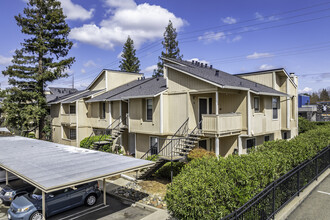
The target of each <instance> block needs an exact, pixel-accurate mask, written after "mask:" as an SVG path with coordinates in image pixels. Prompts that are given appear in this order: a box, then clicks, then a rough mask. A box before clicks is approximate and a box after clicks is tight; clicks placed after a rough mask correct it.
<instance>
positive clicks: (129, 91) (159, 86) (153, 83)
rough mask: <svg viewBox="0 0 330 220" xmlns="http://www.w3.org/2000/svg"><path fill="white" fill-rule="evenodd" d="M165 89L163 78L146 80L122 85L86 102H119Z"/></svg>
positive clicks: (151, 94) (152, 94) (155, 93)
mask: <svg viewBox="0 0 330 220" xmlns="http://www.w3.org/2000/svg"><path fill="white" fill-rule="evenodd" d="M166 89H167V88H166V80H165V79H164V78H162V77H158V78H147V79H142V80H135V81H132V82H130V83H127V84H124V85H122V86H119V87H117V88H115V89H112V90H110V91H108V92H105V93H103V94H101V95H99V96H96V97H94V98H92V99H90V100H88V101H86V102H100V101H111V100H120V99H122V98H129V97H147V96H148V97H150V96H154V95H157V94H158V93H160V92H162V91H165V90H166Z"/></svg>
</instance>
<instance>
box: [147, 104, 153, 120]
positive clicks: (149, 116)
mask: <svg viewBox="0 0 330 220" xmlns="http://www.w3.org/2000/svg"><path fill="white" fill-rule="evenodd" d="M146 104H147V107H146V109H147V116H146V119H147V121H152V99H147V102H146Z"/></svg>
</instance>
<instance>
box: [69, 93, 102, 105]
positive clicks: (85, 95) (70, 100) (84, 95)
mask: <svg viewBox="0 0 330 220" xmlns="http://www.w3.org/2000/svg"><path fill="white" fill-rule="evenodd" d="M101 91H102V90H94V91H89V90H87V91H86V92H84V93H81V94H79V95H77V96H74V97H72V98H69V99H66V100H65V101H63V102H62V103H63V104H69V103H73V102H75V101H78V100H79V99H84V98H89V97H91V96H92V95H94V94H96V93H98V92H101Z"/></svg>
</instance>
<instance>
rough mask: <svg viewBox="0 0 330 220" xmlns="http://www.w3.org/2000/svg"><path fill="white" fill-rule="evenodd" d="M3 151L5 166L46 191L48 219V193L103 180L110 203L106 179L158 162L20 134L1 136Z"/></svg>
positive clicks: (0, 155) (1, 161) (1, 158)
mask: <svg viewBox="0 0 330 220" xmlns="http://www.w3.org/2000/svg"><path fill="white" fill-rule="evenodd" d="M0 152H1V153H0V167H1V168H3V169H4V170H6V172H11V173H13V174H15V175H16V176H18V177H19V178H21V179H23V180H24V181H26V182H28V183H30V184H31V185H33V186H35V187H36V188H38V189H40V190H41V191H42V214H43V217H44V219H46V204H45V203H46V197H45V194H46V193H51V192H54V191H57V190H61V189H65V188H68V187H74V186H77V185H80V184H84V183H88V182H91V181H95V180H103V199H104V204H105V205H106V182H105V179H106V178H108V177H111V176H115V175H118V174H121V173H126V172H130V171H137V170H140V169H144V168H148V167H150V166H152V165H153V164H154V162H151V161H146V160H141V159H135V158H132V157H126V156H120V155H116V154H110V153H105V152H100V151H94V150H88V149H84V148H77V147H72V146H67V145H61V144H57V143H52V142H47V141H41V140H36V139H30V138H25V137H19V136H13V137H0ZM6 176H7V177H8V175H6ZM6 183H8V180H7V181H6Z"/></svg>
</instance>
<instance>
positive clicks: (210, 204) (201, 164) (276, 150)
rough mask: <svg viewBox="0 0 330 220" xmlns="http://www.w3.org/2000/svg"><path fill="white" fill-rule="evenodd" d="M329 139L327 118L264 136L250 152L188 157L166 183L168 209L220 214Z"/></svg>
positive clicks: (179, 214) (200, 215) (199, 215)
mask: <svg viewBox="0 0 330 220" xmlns="http://www.w3.org/2000/svg"><path fill="white" fill-rule="evenodd" d="M329 144H330V125H329V124H326V125H324V126H320V127H318V128H316V129H313V130H309V131H306V132H305V133H303V134H301V135H299V136H297V137H295V138H294V139H292V140H290V141H286V140H277V141H270V142H266V143H265V144H264V145H261V146H258V147H257V149H256V150H253V151H252V152H251V153H250V154H248V155H241V156H237V155H232V156H229V157H227V158H221V157H220V158H219V159H217V158H212V157H211V158H202V159H195V160H192V161H191V162H190V163H189V164H188V165H186V166H185V167H184V168H183V169H182V171H181V173H180V174H179V175H177V176H176V177H175V178H174V180H173V184H172V185H169V186H168V190H167V193H166V197H165V200H166V203H167V206H168V210H169V211H170V212H171V214H172V215H173V216H174V217H176V218H178V219H219V218H222V217H224V216H226V215H227V214H229V213H231V212H233V211H234V210H235V209H237V208H239V207H240V206H242V205H243V204H244V203H246V202H247V201H248V200H250V199H251V198H252V197H253V196H254V195H256V194H257V193H258V192H260V191H262V190H263V189H264V188H265V187H266V186H267V185H268V184H269V183H271V182H273V181H274V180H275V179H277V178H278V177H280V176H281V175H283V174H285V173H286V172H288V171H289V170H291V169H292V168H294V167H295V166H297V165H298V164H300V163H302V162H304V161H305V160H307V159H310V158H312V157H313V156H315V155H316V154H317V152H319V151H320V150H322V149H323V148H325V147H327V146H328V145H329Z"/></svg>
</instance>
